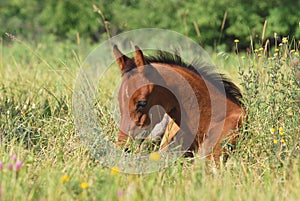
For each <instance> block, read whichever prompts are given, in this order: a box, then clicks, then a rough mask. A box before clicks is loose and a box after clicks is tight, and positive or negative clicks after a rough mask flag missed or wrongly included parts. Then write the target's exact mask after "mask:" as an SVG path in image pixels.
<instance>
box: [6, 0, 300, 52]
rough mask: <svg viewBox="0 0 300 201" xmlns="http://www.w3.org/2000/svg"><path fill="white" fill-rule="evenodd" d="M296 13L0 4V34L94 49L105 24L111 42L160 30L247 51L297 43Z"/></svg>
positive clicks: (33, 0)
mask: <svg viewBox="0 0 300 201" xmlns="http://www.w3.org/2000/svg"><path fill="white" fill-rule="evenodd" d="M94 5H95V6H96V7H97V8H99V10H98V12H96V10H97V9H95V6H94ZM299 10H300V1H299V0H285V1H282V0H266V1H262V0H252V1H248V0H191V1H183V0H168V1H162V0H143V1H138V0H100V1H99V0H98V1H97V0H88V1H73V0H48V1H40V0H26V1H25V0H1V1H0V33H1V34H2V36H5V33H6V32H8V33H11V34H14V35H16V36H17V37H18V38H22V39H26V40H32V41H41V40H45V37H46V38H49V37H52V38H53V39H54V40H59V41H65V40H71V41H74V42H75V41H76V40H77V36H80V39H81V40H86V41H88V42H89V43H95V42H101V41H103V40H105V39H107V35H106V33H105V32H106V29H105V25H104V24H105V21H106V23H107V26H108V28H109V30H110V34H111V35H112V36H113V35H116V34H118V33H120V32H123V31H127V30H131V29H137V28H148V27H153V28H164V29H171V30H174V31H178V32H179V33H182V34H185V35H187V36H189V37H191V38H192V39H194V40H195V41H197V42H198V43H200V44H201V45H203V46H211V47H214V48H219V49H222V50H231V49H232V47H233V45H234V44H233V40H234V39H236V38H238V39H240V47H241V48H246V47H249V46H250V40H252V41H253V42H254V43H261V44H263V41H264V40H266V39H267V38H269V39H271V40H274V33H277V35H278V38H281V37H282V36H289V37H290V38H293V37H295V38H296V39H299V38H300V12H299ZM100 13H102V14H103V16H104V18H103V17H101V14H100ZM265 21H267V24H266V28H265V31H263V30H264V23H265ZM263 32H264V33H263ZM78 34H79V35H78ZM251 38H252V39H251Z"/></svg>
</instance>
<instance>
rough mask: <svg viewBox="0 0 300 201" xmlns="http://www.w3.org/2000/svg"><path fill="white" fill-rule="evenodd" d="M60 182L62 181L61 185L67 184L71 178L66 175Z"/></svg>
mask: <svg viewBox="0 0 300 201" xmlns="http://www.w3.org/2000/svg"><path fill="white" fill-rule="evenodd" d="M60 181H61V183H66V182H68V181H70V177H69V176H68V175H64V176H62V177H61V179H60Z"/></svg>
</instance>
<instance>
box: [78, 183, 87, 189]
mask: <svg viewBox="0 0 300 201" xmlns="http://www.w3.org/2000/svg"><path fill="white" fill-rule="evenodd" d="M88 187H89V184H88V183H87V182H82V183H81V184H80V188H82V189H87V188H88Z"/></svg>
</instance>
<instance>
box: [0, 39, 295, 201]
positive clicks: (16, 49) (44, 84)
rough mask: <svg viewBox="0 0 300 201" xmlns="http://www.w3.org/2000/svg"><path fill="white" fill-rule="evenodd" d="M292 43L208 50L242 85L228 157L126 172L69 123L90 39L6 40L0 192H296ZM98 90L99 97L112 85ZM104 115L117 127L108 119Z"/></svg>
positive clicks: (21, 196)
mask: <svg viewBox="0 0 300 201" xmlns="http://www.w3.org/2000/svg"><path fill="white" fill-rule="evenodd" d="M290 47H291V46H290V45H289V44H288V43H286V44H283V45H282V46H281V47H280V49H279V50H278V51H275V50H271V51H270V54H269V55H268V56H267V55H263V54H262V55H260V56H258V53H259V52H257V53H252V54H250V55H243V54H242V53H240V54H239V55H235V54H230V53H222V54H221V53H219V54H215V55H214V56H213V59H214V61H215V63H216V64H217V65H218V66H219V67H220V69H221V71H223V72H229V73H230V75H232V77H233V79H234V80H235V82H237V83H238V84H239V86H241V87H242V89H243V93H244V104H245V107H246V109H247V113H248V119H247V122H248V123H247V126H245V127H244V128H243V130H242V133H243V134H244V137H243V138H242V139H241V140H240V141H239V143H238V146H237V149H236V152H235V153H233V154H232V155H231V156H230V158H229V160H228V161H227V163H226V164H220V166H219V167H215V166H214V164H213V163H212V162H210V161H204V160H196V161H194V162H193V163H191V162H190V161H189V160H187V159H180V161H178V162H177V163H176V164H174V165H172V166H170V167H168V168H166V169H165V170H163V171H161V172H155V173H151V174H147V175H128V174H122V173H119V171H116V170H115V171H112V170H110V169H108V168H105V167H103V166H102V165H101V164H100V162H99V161H97V160H94V159H93V158H91V157H90V156H89V152H88V151H87V149H86V147H85V146H84V145H83V144H82V143H81V142H80V140H79V137H78V136H77V135H76V132H75V128H74V119H73V114H72V87H73V82H74V79H75V76H76V73H77V72H78V70H79V66H80V63H81V62H82V61H83V59H84V57H85V56H86V55H87V53H88V51H89V49H85V46H84V45H82V46H78V45H73V44H60V43H55V44H54V43H53V42H52V43H47V42H43V43H39V44H28V43H23V42H21V41H13V42H10V43H9V44H5V45H3V46H2V47H1V55H0V56H1V57H0V59H1V63H0V67H1V69H0V77H1V79H0V141H1V147H0V161H1V162H2V168H1V170H0V200H300V194H299V193H298V191H299V188H300V156H299V142H300V139H299V138H300V137H299V136H300V135H299V133H300V128H299V105H298V103H297V102H296V99H297V97H298V96H299V86H298V85H297V82H298V81H297V79H296V76H295V75H296V69H297V68H298V67H299V63H298V64H296V63H295V62H296V60H295V59H297V58H298V59H299V55H296V54H295V53H294V52H291V51H290V50H291V48H290ZM298 51H299V48H298V49H296V51H295V52H298ZM273 53H275V54H276V53H277V55H275V56H274V55H273ZM269 57H271V59H270V60H269V59H268V58H269ZM107 86H110V85H107ZM103 90H105V92H107V97H106V96H105V97H101V101H103V102H104V103H105V102H107V98H108V97H109V93H108V92H109V90H110V89H109V88H107V89H103ZM104 94H106V93H104ZM102 112H103V111H102ZM104 113H105V114H107V115H110V114H109V111H108V110H104ZM103 124H106V127H105V129H106V130H107V131H109V132H111V131H112V130H115V128H114V126H113V124H111V125H109V121H108V120H107V119H103ZM13 154H16V159H14V158H11V156H12V155H13ZM18 160H20V161H21V162H22V166H21V168H20V169H19V170H17V169H16V167H15V163H16V161H18ZM9 164H12V165H13V168H12V170H10V169H9V168H8V165H9Z"/></svg>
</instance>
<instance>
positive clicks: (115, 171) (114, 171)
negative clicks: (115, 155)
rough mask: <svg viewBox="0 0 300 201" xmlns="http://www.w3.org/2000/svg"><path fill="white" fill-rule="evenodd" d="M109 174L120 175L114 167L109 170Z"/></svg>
mask: <svg viewBox="0 0 300 201" xmlns="http://www.w3.org/2000/svg"><path fill="white" fill-rule="evenodd" d="M110 173H111V174H112V175H117V174H119V173H120V170H119V168H118V167H116V166H114V167H112V168H111V170H110Z"/></svg>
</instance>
